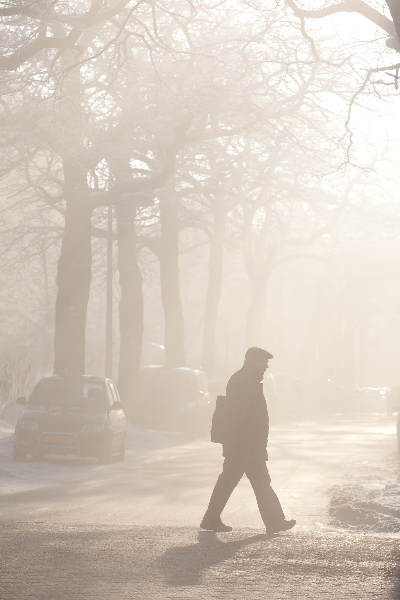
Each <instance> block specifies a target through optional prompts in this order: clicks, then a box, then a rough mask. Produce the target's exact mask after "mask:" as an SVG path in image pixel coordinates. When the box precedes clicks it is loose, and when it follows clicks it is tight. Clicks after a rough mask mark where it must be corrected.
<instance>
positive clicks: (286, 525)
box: [267, 519, 296, 534]
mask: <svg viewBox="0 0 400 600" xmlns="http://www.w3.org/2000/svg"><path fill="white" fill-rule="evenodd" d="M295 525H296V519H290V520H289V521H287V520H286V519H284V520H283V521H281V522H280V523H279V524H276V525H272V526H271V527H268V528H267V533H269V534H271V533H278V531H288V529H292V527H294V526H295Z"/></svg>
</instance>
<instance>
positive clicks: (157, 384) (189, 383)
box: [132, 365, 211, 432]
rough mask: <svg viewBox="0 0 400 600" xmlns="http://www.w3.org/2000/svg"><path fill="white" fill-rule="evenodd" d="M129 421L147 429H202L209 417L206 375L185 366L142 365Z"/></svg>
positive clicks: (209, 405)
mask: <svg viewBox="0 0 400 600" xmlns="http://www.w3.org/2000/svg"><path fill="white" fill-rule="evenodd" d="M132 420H133V422H135V423H136V424H138V425H141V426H143V427H148V428H151V429H165V430H174V431H191V432H200V431H205V429H206V428H207V427H210V420H211V403H210V394H209V391H208V382H207V376H206V374H205V373H204V371H200V370H198V369H190V368H187V367H177V368H174V369H169V368H166V367H163V366H160V365H149V366H146V367H143V368H142V369H141V370H140V373H139V381H138V387H137V393H136V397H135V402H134V407H133V411H132Z"/></svg>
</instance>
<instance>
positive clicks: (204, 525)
mask: <svg viewBox="0 0 400 600" xmlns="http://www.w3.org/2000/svg"><path fill="white" fill-rule="evenodd" d="M200 528H201V529H206V530H207V531H220V532H227V531H232V527H230V525H225V523H223V522H222V521H221V519H208V518H204V519H203V520H202V522H201V523H200Z"/></svg>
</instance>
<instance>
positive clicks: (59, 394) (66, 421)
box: [14, 375, 126, 462]
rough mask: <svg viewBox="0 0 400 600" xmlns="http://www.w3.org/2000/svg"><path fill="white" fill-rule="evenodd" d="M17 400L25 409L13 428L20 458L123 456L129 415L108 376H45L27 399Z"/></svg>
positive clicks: (16, 454) (108, 458)
mask: <svg viewBox="0 0 400 600" xmlns="http://www.w3.org/2000/svg"><path fill="white" fill-rule="evenodd" d="M17 402H18V403H19V404H21V405H22V406H23V407H24V410H23V412H22V414H21V415H20V417H19V419H18V421H17V424H16V426H15V442H14V458H15V459H16V460H24V459H25V458H26V456H27V455H31V456H33V457H34V458H40V457H42V456H43V455H45V454H76V455H78V456H94V457H97V458H98V459H99V460H100V461H101V462H111V461H112V460H113V459H114V458H118V459H121V460H122V459H123V458H124V454H125V433H126V416H125V412H124V410H123V408H122V405H121V401H120V398H119V395H118V390H117V388H116V386H115V384H114V383H113V382H112V381H111V380H110V379H105V378H103V377H92V376H88V375H84V376H82V377H80V378H79V379H73V380H72V379H66V378H63V377H59V376H57V375H54V376H51V377H45V378H43V379H41V380H40V381H39V382H38V383H37V384H36V386H35V388H34V389H33V391H32V393H31V395H30V397H29V399H28V400H27V399H25V398H18V399H17Z"/></svg>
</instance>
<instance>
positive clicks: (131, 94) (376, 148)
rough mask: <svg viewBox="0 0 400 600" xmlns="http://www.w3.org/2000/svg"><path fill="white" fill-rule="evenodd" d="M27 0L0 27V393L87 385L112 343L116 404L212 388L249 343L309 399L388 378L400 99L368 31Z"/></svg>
mask: <svg viewBox="0 0 400 600" xmlns="http://www.w3.org/2000/svg"><path fill="white" fill-rule="evenodd" d="M45 6H46V3H42V2H39V3H37V6H36V8H35V10H34V12H33V13H32V12H31V10H30V9H26V10H25V9H24V8H23V5H21V9H20V11H18V10H17V9H16V10H15V14H14V12H13V11H11V12H12V14H11V13H10V15H9V16H6V13H4V16H3V17H2V28H3V33H4V42H3V44H4V59H3V60H4V65H3V71H2V73H3V74H2V88H3V94H2V109H1V110H2V152H3V168H2V180H1V194H2V196H1V197H2V212H1V223H2V232H3V235H2V239H3V242H2V262H3V269H2V283H3V290H4V294H3V297H2V302H1V310H2V312H3V319H2V326H1V327H2V336H1V340H2V342H1V343H2V346H1V354H2V364H3V365H4V367H3V370H4V377H3V379H4V383H3V385H4V387H5V389H8V388H9V387H10V386H14V385H16V386H17V387H20V388H21V392H24V393H25V392H26V393H27V392H28V391H29V386H31V385H32V383H33V381H34V380H36V379H37V378H38V377H39V376H41V375H43V374H45V373H50V372H52V371H53V370H55V371H56V372H59V373H63V372H64V373H71V374H73V373H82V372H87V373H92V374H98V375H102V374H104V369H105V366H104V365H105V354H106V348H107V347H110V344H111V345H112V367H113V368H112V374H113V377H114V379H115V380H116V381H117V382H119V383H120V387H121V393H122V396H125V398H124V400H125V401H126V402H127V403H131V402H133V400H132V398H133V394H134V389H135V385H136V384H135V381H136V379H137V373H138V369H139V368H140V366H143V365H146V364H154V363H156V364H163V363H165V364H166V365H167V366H168V367H177V366H182V365H186V366H188V367H192V368H199V369H204V370H205V371H206V372H207V374H208V376H209V379H210V380H211V381H215V382H216V383H215V386H214V387H213V391H216V392H219V391H223V389H222V390H221V389H220V387H218V386H221V385H223V384H222V381H223V379H224V378H226V377H227V376H228V375H229V373H230V372H232V370H234V369H235V368H238V367H239V366H240V364H241V362H242V359H243V354H244V351H245V349H246V348H247V347H248V346H252V345H259V346H262V347H265V348H267V349H269V350H270V351H271V352H273V354H274V356H275V359H274V362H273V367H272V371H273V372H274V373H276V374H277V375H279V377H280V378H281V379H282V380H283V379H285V378H286V379H287V381H289V380H291V381H292V382H293V383H294V382H295V381H297V382H298V384H299V385H303V384H304V386H308V387H310V386H312V388H313V392H312V394H313V395H314V396H315V403H316V404H318V403H319V404H321V405H323V403H324V394H325V393H326V392H325V387H326V381H327V380H329V379H330V380H331V381H333V382H335V384H337V385H338V386H344V387H345V388H346V389H347V390H348V393H349V394H350V395H351V394H352V393H353V391H354V390H355V389H356V388H359V387H364V386H377V387H384V386H387V387H392V386H396V385H398V384H400V381H399V379H398V369H397V353H396V347H397V339H398V336H399V333H400V331H399V311H398V306H399V291H400V290H399V286H398V283H397V277H396V274H397V272H398V264H397V262H398V259H397V256H398V245H399V237H398V227H397V222H398V218H399V211H398V207H397V202H398V198H397V187H398V186H397V170H396V160H397V154H398V125H399V118H398V110H397V95H398V94H397V80H396V79H395V77H396V72H395V70H394V71H393V70H391V69H390V68H389V67H391V65H392V63H393V62H394V58H395V52H394V51H393V50H392V49H390V48H388V47H387V46H386V43H385V39H384V37H382V35H381V36H379V35H378V33H379V32H378V30H377V26H376V24H375V23H373V22H371V20H368V19H366V18H364V17H362V16H361V15H356V14H351V15H343V14H340V13H339V14H336V15H334V16H333V17H332V18H331V19H322V20H321V19H312V20H310V21H308V22H307V27H306V29H304V30H302V25H301V20H299V18H298V16H296V15H295V14H294V12H293V10H292V8H293V7H291V6H289V7H285V6H284V3H282V5H281V6H279V5H278V6H275V5H274V3H271V5H268V3H267V4H265V3H258V2H254V3H252V4H249V3H243V4H242V3H241V2H240V1H239V0H236V1H231V2H222V3H220V4H219V5H218V6H215V7H213V6H212V5H208V4H207V3H205V4H204V5H202V4H199V5H194V4H189V3H186V2H184V1H182V2H178V3H176V6H175V7H174V9H173V11H172V12H169V11H168V10H167V8H166V6H164V5H163V4H162V3H161V4H160V5H157V8H156V9H154V11H152V10H150V7H149V6H147V5H146V4H142V5H140V6H138V7H137V8H135V6H134V5H133V4H132V5H131V3H129V2H128V3H126V6H125V7H122V8H121V10H120V11H119V9H118V8H116V7H114V5H113V3H110V7H109V9H110V11H115V18H114V17H113V18H114V20H112V19H111V20H109V19H108V18H107V17H104V18H102V19H100V18H99V19H98V20H97V19H96V18H95V17H93V22H91V20H90V19H91V17H88V16H85V15H86V11H89V12H88V13H87V14H90V3H82V2H80V3H76V4H74V3H73V2H70V3H67V4H65V3H55V5H54V6H53V8H52V9H51V11H50V13H49V14H47V13H46V10H47V9H46V10H45ZM4 10H7V9H4ZM42 11H45V12H42ZM113 14H114V12H113ZM74 20H76V21H77V22H81V23H82V24H83V25H82V26H83V29H80V30H79V31H80V34H79V35H80V36H81V37H82V39H81V41H80V42H79V46H77V47H76V48H77V49H74V45H73V44H72V43H71V48H66V49H64V48H62V47H58V46H57V44H58V42H55V43H54V46H55V47H54V48H52V47H51V46H52V44H51V43H48V46H50V47H49V48H47V49H39V50H38V52H35V51H34V49H33V50H32V53H30V50H29V48H30V46H29V43H30V42H29V40H30V39H31V36H35V35H36V34H37V33H35V32H38V31H39V28H40V23H41V22H43V23H45V25H46V28H47V30H46V31H47V35H48V36H49V37H52V36H53V37H56V38H57V37H58V36H61V37H62V32H63V31H64V30H65V31H66V32H67V31H69V29H68V28H70V27H71V26H72V23H73V22H74ZM157 23H158V24H157ZM85 28H86V29H85ZM355 28H356V32H355ZM152 30H153V33H151V31H152ZM313 39H314V42H313V41H312V40H313ZM66 45H67V46H68V45H69V44H66ZM24 48H26V49H27V52H28V55H27V59H26V60H24V59H23V56H22V55H20V54H18V53H19V52H21V51H22V50H21V49H24ZM28 50H29V51H28ZM385 65H387V69H386V70H385V68H384V67H385ZM393 74H394V75H393ZM393 77H394V78H393ZM108 206H110V207H111V208H112V211H113V217H112V219H113V222H112V230H113V231H112V234H109V235H112V237H113V242H112V251H113V264H112V273H111V274H110V277H112V285H113V288H112V295H113V308H112V314H113V323H112V329H113V336H112V337H113V339H112V341H111V340H110V339H108V340H107V339H106V297H107V296H106V281H107V235H108V234H107V211H108ZM90 227H91V231H90ZM108 272H109V273H110V268H109V269H108ZM56 306H57V308H56ZM121 311H122V312H121ZM121 332H123V335H122V336H121ZM54 337H55V340H56V341H55V346H54ZM6 365H7V366H6ZM108 374H110V373H108ZM26 387H27V388H28V389H25V388H26ZM5 401H6V398H3V399H2V402H3V403H4V402H5ZM289 401H290V399H289ZM293 402H296V401H295V400H294V399H293Z"/></svg>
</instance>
